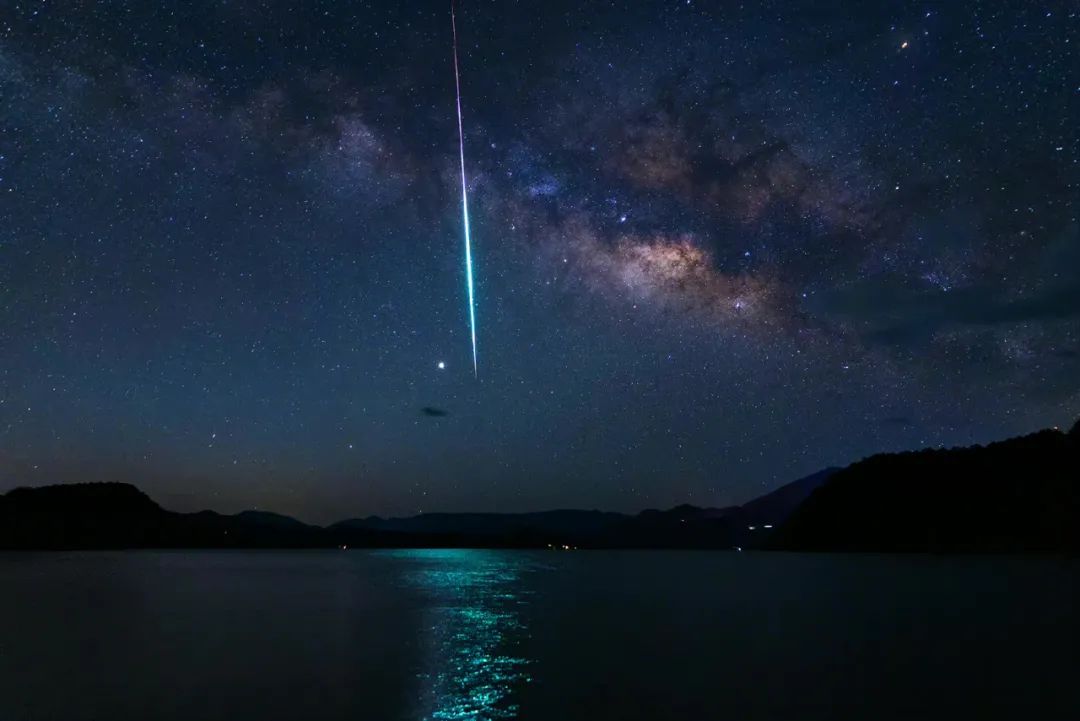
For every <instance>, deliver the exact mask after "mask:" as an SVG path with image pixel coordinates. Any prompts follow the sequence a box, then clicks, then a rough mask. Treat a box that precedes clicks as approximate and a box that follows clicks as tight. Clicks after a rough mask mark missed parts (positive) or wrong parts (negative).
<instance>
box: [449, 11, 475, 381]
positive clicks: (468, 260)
mask: <svg viewBox="0 0 1080 721" xmlns="http://www.w3.org/2000/svg"><path fill="white" fill-rule="evenodd" d="M450 27H451V29H452V30H453V33H454V87H455V88H456V89H457V126H458V150H459V153H460V155H461V215H462V219H463V221H464V223H463V224H464V227H465V284H466V287H467V288H468V290H469V335H470V336H471V337H472V362H473V375H474V376H476V377H479V375H480V370H479V365H478V363H477V361H476V301H475V299H474V297H473V268H472V238H470V236H469V193H468V189H467V188H466V182H465V129H464V126H463V124H462V122H461V74H460V73H459V72H458V56H457V20H456V19H455V17H454V3H453V2H451V3H450Z"/></svg>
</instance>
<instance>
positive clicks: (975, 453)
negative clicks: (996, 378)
mask: <svg viewBox="0 0 1080 721" xmlns="http://www.w3.org/2000/svg"><path fill="white" fill-rule="evenodd" d="M1078 426H1080V424H1077V426H1074V427H1073V429H1072V430H1071V431H1070V432H1069V433H1068V434H1065V433H1062V432H1061V431H1059V430H1056V429H1055V430H1044V431H1039V432H1038V433H1033V434H1031V435H1027V436H1021V437H1019V438H1011V439H1009V440H1006V441H1000V442H998V443H992V444H990V445H988V446H985V447H984V446H973V447H969V448H952V449H941V450H924V451H915V452H907V453H887V454H881V455H877V456H872V457H870V458H867V459H865V460H863V461H859V462H858V463H854V464H852V465H850V466H848V467H847V468H844V469H843V470H840V471H837V472H836V473H834V474H833V475H832V476H830V477H829V479H828V480H827V481H826V482H825V483H824V484H822V486H821V487H820V488H818V489H817V490H815V491H814V492H813V493H811V494H810V495H809V497H808V498H807V499H806V500H805V501H804V502H803V503H802V504H801V505H800V506H799V507H798V508H797V509H796V510H795V511H794V513H792V514H791V517H790V518H789V519H788V520H787V521H786V522H785V523H784V524H783V525H782V526H781V527H780V528H779V529H778V531H777V532H776V533H775V534H774V535H773V536H772V537H771V538H770V540H769V547H771V548H776V549H784V550H798V551H880V552H911V551H920V552H1006V553H1029V552H1056V551H1061V552H1068V553H1076V552H1077V551H1078V550H1080V433H1078Z"/></svg>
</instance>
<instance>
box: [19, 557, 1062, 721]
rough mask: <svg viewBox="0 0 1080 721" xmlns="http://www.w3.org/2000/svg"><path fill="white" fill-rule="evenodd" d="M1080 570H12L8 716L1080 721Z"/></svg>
mask: <svg viewBox="0 0 1080 721" xmlns="http://www.w3.org/2000/svg"><path fill="white" fill-rule="evenodd" d="M1078 603H1080V564H1078V563H1077V562H1074V561H1061V560H1049V559H1044V560H1024V559H1001V558H960V559H939V558H916V557H912V558H906V557H884V556H830V555H815V556H810V555H808V556H802V555H784V554H731V553H681V552H655V553H653V552H576V553H559V552H537V553H534V552H515V551H476V550H427V551H412V550H410V551H370V552H367V551H356V552H354V551H347V552H342V551H333V552H332V551H317V552H213V551H210V552H198V553H192V552H160V553H158V552H132V553H73V554H0V721H21V720H23V719H27V720H29V719H34V720H39V719H57V720H62V721H82V720H88V719H94V720H101V721H126V720H128V719H131V720H135V719H138V720H140V721H142V720H144V719H185V720H190V719H198V720H206V721H210V720H213V719H260V720H262V719H267V720H269V719H296V720H304V721H308V720H310V721H317V720H318V719H360V720H364V719H371V720H377V719H544V720H551V721H556V720H561V719H567V720H574V719H643V720H644V719H687V720H690V719H693V720H695V721H699V720H702V719H732V720H741V719H793V720H797V721H805V720H813V719H841V718H852V719H868V720H877V719H950V720H954V719H1042V720H1046V719H1057V718H1060V719H1077V718H1080V680H1078V679H1080V675H1078V674H1080V646H1078V640H1080V610H1078V608H1077V605H1078Z"/></svg>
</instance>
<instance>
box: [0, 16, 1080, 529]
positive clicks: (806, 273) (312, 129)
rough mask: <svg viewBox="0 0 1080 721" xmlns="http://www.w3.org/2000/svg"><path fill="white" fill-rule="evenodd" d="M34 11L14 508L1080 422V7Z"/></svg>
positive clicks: (8, 147)
mask: <svg viewBox="0 0 1080 721" xmlns="http://www.w3.org/2000/svg"><path fill="white" fill-rule="evenodd" d="M457 22H458V36H459V54H460V61H461V83H462V104H463V113H464V126H465V153H466V164H467V169H468V172H469V182H468V187H469V201H470V214H471V220H472V236H473V238H472V239H473V245H474V254H475V267H476V294H477V301H476V312H477V322H478V346H479V378H478V379H476V378H474V377H473V371H472V357H471V348H470V343H469V337H468V308H467V303H466V299H465V269H464V260H463V239H462V228H461V205H460V201H461V189H460V185H459V183H460V176H459V175H458V173H459V168H458V166H457V163H458V156H457V152H458V147H457V142H458V137H457V119H456V115H455V111H454V76H453V65H452V55H451V35H450V14H449V6H448V4H446V3H443V2H430V3H429V2H425V1H424V0H420V1H418V2H409V3H405V2H398V1H396V0H394V1H392V2H353V1H350V0H334V1H332V2H331V1H329V0H307V1H306V2H302V3H297V2H286V1H285V0H280V1H279V0H260V1H256V0H216V1H214V2H209V1H207V0H193V1H192V2H185V3H151V2H145V1H144V0H127V1H123V0H111V1H110V0H102V1H100V2H90V1H89V0H85V1H84V0H77V1H72V2H55V1H54V2H39V1H36V0H0V490H4V489H7V488H10V487H14V486H17V485H40V484H46V483H54V482H70V481H76V480H121V481H128V482H133V483H136V484H138V485H139V486H140V487H142V488H143V489H144V490H146V491H147V492H148V493H150V494H151V495H152V496H153V497H154V498H155V499H156V500H158V501H159V502H161V503H162V504H163V505H165V506H167V507H170V508H174V509H178V510H195V509H199V508H206V507H210V508H214V509H217V510H221V511H236V510H240V509H242V508H252V507H257V508H265V509H269V510H276V511H280V512H284V513H289V514H293V515H296V516H298V517H300V518H303V519H305V520H309V521H316V522H327V521H332V520H337V519H340V518H344V517H351V516H358V515H367V514H369V513H378V514H392V515H399V514H409V513H415V512H418V511H435V510H480V511H491V510H499V511H520V510H536V509H543V508H553V507H582V508H592V507H600V508H604V509H610V510H625V511H636V510H639V509H642V508H646V507H666V506H670V505H674V504H677V503H682V502H690V503H695V504H698V505H714V506H720V505H726V504H729V503H738V502H742V501H745V500H748V499H749V498H752V497H754V496H756V495H759V494H761V493H762V492H765V491H768V490H771V489H772V488H774V487H776V486H778V485H780V484H782V483H784V482H787V481H789V480H792V479H794V478H797V477H799V476H801V475H805V474H808V473H811V472H814V471H817V470H819V469H821V468H823V467H825V466H828V465H835V464H846V463H848V462H851V461H853V460H857V459H858V458H861V457H863V456H866V455H869V454H871V453H874V452H878V451H886V450H900V449H911V448H919V447H925V446H938V445H956V444H969V443H975V442H987V441H990V440H994V439H997V438H1000V437H1004V436H1008V435H1012V434H1017V433H1021V432H1028V431H1031V430H1034V429H1038V428H1043V427H1047V426H1052V425H1062V426H1066V425H1068V424H1070V423H1071V422H1072V421H1073V420H1074V419H1075V418H1076V416H1077V415H1080V222H1078V212H1080V202H1078V197H1080V190H1078V189H1080V139H1078V138H1080V133H1078V130H1077V128H1078V126H1080V59H1078V58H1080V53H1078V51H1080V47H1078V46H1080V9H1078V8H1077V6H1076V5H1075V4H1074V3H1071V2H1065V1H1062V2H1053V1H1046V2H1043V1H1040V0H1013V1H1009V2H1006V1H1001V0H998V1H990V0H982V1H972V2H949V3H937V2H889V3H874V2H850V3H847V2H845V3H839V2H838V3H823V2H820V1H813V2H810V1H798V2H795V1H792V0H783V1H779V0H777V1H775V2H770V1H765V2H745V3H738V2H723V3H721V2H715V3H713V2H700V1H699V0H690V1H689V2H687V1H686V0H678V1H664V2H645V1H644V0H633V1H630V2H590V3H581V2H577V1H576V0H574V1H565V0H552V1H551V2H543V3H535V2H514V1H513V0H476V1H473V0H461V3H460V6H459V8H458V13H457Z"/></svg>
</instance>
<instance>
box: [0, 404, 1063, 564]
mask: <svg viewBox="0 0 1080 721" xmlns="http://www.w3.org/2000/svg"><path fill="white" fill-rule="evenodd" d="M1077 518H1080V423H1078V424H1077V425H1074V426H1073V427H1072V429H1071V430H1070V431H1069V432H1068V433H1067V434H1066V433H1063V432H1061V431H1059V430H1056V429H1055V430H1047V431H1041V432H1039V433H1035V434H1032V435H1029V436H1023V437H1020V438H1013V439H1010V440H1007V441H1002V442H999V443H993V444H991V445H989V446H986V447H982V446H974V447H971V448H954V449H949V450H926V451H917V452H908V453H889V454H882V455H877V456H872V457H870V458H867V459H865V460H863V461H859V462H858V463H855V464H852V465H851V466H848V467H847V468H844V469H841V470H837V469H833V468H829V469H825V470H823V471H820V472H818V473H815V474H813V475H810V476H807V477H805V478H802V479H799V480H797V481H794V482H792V483H789V484H787V485H785V486H782V487H780V488H778V489H776V490H774V491H772V492H771V493H767V494H765V495H764V496H761V497H760V498H757V499H755V500H753V501H750V502H748V503H746V504H745V505H743V506H731V507H727V508H699V507H697V506H692V505H686V504H684V505H680V506H676V507H675V508H671V509H668V510H655V509H650V510H645V511H642V512H641V513H638V514H635V515H630V514H623V513H611V512H606V511H598V510H555V511H543V512H537V513H427V514H422V515H418V516H412V517H409V518H380V517H378V516H368V517H367V518H356V519H351V520H347V521H341V522H340V523H335V524H333V525H331V526H328V527H325V528H323V527H319V526H312V525H308V524H306V523H303V522H301V521H298V520H296V519H295V518H290V517H288V516H283V515H280V514H276V513H270V512H266V511H244V512H243V513H238V514H236V515H223V514H219V513H215V512H213V511H201V512H199V513H175V512H172V511H167V510H165V509H163V508H161V507H160V506H158V505H157V504H156V503H155V502H154V501H153V500H151V499H150V498H149V497H148V496H147V495H146V494H145V493H143V492H142V491H140V490H139V489H138V488H136V487H135V486H132V485H128V484H124V483H81V484H72V485H60V486H45V487H40V488H16V489H15V490H13V491H10V492H9V493H7V494H6V495H3V496H0V549H92V548H333V547H341V546H348V547H361V548H373V547H413V548H415V547H484V548H548V547H555V548H562V547H564V546H566V547H575V548H703V549H704V548H709V549H731V548H769V549H781V550H798V551H882V552H1008V553H1048V552H1066V553H1076V552H1077V551H1078V550H1080V524H1078V523H1077V522H1076V519H1077Z"/></svg>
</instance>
